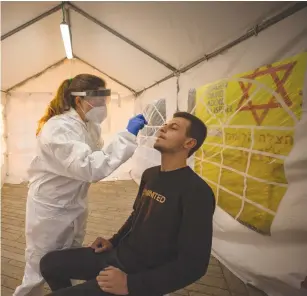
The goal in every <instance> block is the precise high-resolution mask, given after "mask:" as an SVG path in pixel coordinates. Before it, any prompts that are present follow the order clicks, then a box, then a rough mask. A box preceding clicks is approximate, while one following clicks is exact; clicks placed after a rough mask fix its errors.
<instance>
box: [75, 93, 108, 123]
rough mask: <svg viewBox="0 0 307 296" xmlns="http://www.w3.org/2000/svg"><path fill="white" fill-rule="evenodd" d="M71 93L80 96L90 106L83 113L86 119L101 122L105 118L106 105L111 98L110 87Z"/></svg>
mask: <svg viewBox="0 0 307 296" xmlns="http://www.w3.org/2000/svg"><path fill="white" fill-rule="evenodd" d="M71 95H73V96H78V97H81V98H82V99H83V100H84V101H85V102H86V104H88V105H89V106H90V107H92V108H91V109H90V110H89V111H88V112H86V113H85V118H86V119H87V120H88V121H91V122H94V123H97V124H101V123H102V122H103V121H104V120H105V119H106V117H107V105H108V104H109V102H110V98H111V90H110V89H101V90H88V91H83V92H71Z"/></svg>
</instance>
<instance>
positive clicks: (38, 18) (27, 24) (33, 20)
mask: <svg viewBox="0 0 307 296" xmlns="http://www.w3.org/2000/svg"><path fill="white" fill-rule="evenodd" d="M61 8H62V4H59V5H57V6H55V7H53V8H51V9H50V10H48V11H45V12H44V13H42V14H40V15H39V16H37V17H35V18H33V19H32V20H30V21H28V22H26V23H24V24H22V25H21V26H19V27H17V28H15V29H13V30H11V31H9V32H7V33H6V34H4V35H2V36H1V41H3V40H5V39H6V38H8V37H10V36H12V35H14V34H16V33H18V32H20V31H21V30H23V29H25V28H27V27H29V26H31V25H33V24H35V23H36V22H38V21H40V20H41V19H43V18H45V17H47V16H49V15H51V14H53V13H55V12H57V11H59V10H60V9H61Z"/></svg>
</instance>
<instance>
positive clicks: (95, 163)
mask: <svg viewBox="0 0 307 296" xmlns="http://www.w3.org/2000/svg"><path fill="white" fill-rule="evenodd" d="M39 143H40V149H39V150H40V154H41V157H42V158H43V159H44V161H45V162H46V163H48V170H49V171H51V172H52V173H54V174H58V175H61V176H65V177H69V178H72V179H76V180H80V181H84V182H89V183H93V182H98V181H100V180H101V179H104V178H105V177H107V176H108V175H110V174H111V173H112V172H114V171H115V170H116V169H117V168H118V167H119V166H120V165H121V164H123V163H124V162H126V161H127V160H128V159H129V158H130V157H131V156H132V155H133V153H134V151H135V149H136V147H137V144H136V136H134V135H133V134H131V133H129V132H128V131H124V132H121V133H118V134H117V135H116V136H115V138H114V139H113V141H112V142H111V143H110V144H109V145H108V146H107V147H106V148H104V149H102V150H99V151H92V149H91V148H90V146H89V145H87V144H86V143H84V142H83V141H82V139H81V135H80V132H78V131H76V130H71V129H69V128H68V127H65V126H61V127H57V128H53V129H47V130H43V131H42V133H41V135H40V136H39Z"/></svg>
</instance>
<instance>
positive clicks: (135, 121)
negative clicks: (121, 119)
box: [127, 114, 147, 136]
mask: <svg viewBox="0 0 307 296" xmlns="http://www.w3.org/2000/svg"><path fill="white" fill-rule="evenodd" d="M145 124H147V121H146V119H145V117H144V116H143V115H142V114H139V115H137V116H135V117H133V118H131V119H130V120H129V122H128V126H127V130H128V132H130V133H131V134H134V135H135V136H137V135H138V133H139V131H140V130H141V129H142V128H143V127H144V126H145Z"/></svg>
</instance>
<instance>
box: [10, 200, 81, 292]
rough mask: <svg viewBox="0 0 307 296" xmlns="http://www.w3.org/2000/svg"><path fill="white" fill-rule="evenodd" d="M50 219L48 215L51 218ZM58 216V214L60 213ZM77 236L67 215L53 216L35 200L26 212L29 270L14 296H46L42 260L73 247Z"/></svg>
mask: <svg viewBox="0 0 307 296" xmlns="http://www.w3.org/2000/svg"><path fill="white" fill-rule="evenodd" d="M51 214H52V216H51V217H49V216H48V215H51ZM56 214H57V213H56ZM74 236H75V229H74V225H73V224H72V223H69V222H67V219H66V217H65V215H53V212H50V211H49V210H48V209H45V207H44V206H43V205H37V204H35V202H34V201H33V200H32V198H31V196H28V199H27V209H26V245H27V247H26V252H25V259H26V266H25V271H24V277H23V280H22V284H21V285H20V286H19V287H17V289H16V290H15V292H14V294H13V296H43V284H44V279H43V277H42V275H41V273H40V260H41V258H42V257H43V256H44V255H46V254H47V253H48V252H50V251H53V250H58V249H63V248H67V247H71V246H72V243H73V240H74Z"/></svg>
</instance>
